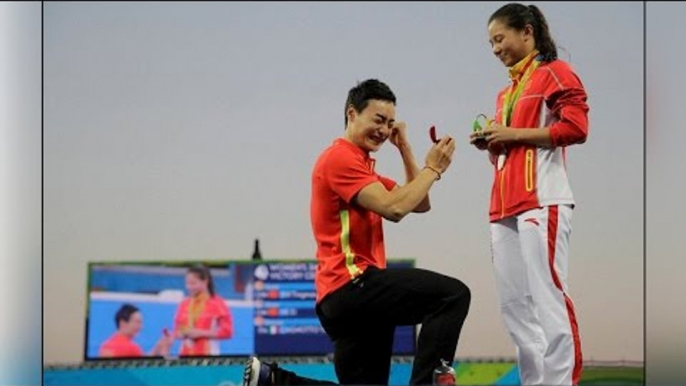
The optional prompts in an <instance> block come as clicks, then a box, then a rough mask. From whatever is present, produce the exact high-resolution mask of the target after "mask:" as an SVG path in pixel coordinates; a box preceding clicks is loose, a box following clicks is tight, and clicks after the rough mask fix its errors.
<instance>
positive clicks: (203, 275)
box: [188, 264, 214, 296]
mask: <svg viewBox="0 0 686 386" xmlns="http://www.w3.org/2000/svg"><path fill="white" fill-rule="evenodd" d="M188 273H192V274H195V275H196V276H197V277H199V278H200V280H207V290H208V291H209V292H210V296H214V280H212V274H211V273H210V269H209V268H207V266H205V265H203V264H197V265H194V266H192V267H190V268H188Z"/></svg>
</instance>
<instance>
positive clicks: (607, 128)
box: [43, 2, 683, 363]
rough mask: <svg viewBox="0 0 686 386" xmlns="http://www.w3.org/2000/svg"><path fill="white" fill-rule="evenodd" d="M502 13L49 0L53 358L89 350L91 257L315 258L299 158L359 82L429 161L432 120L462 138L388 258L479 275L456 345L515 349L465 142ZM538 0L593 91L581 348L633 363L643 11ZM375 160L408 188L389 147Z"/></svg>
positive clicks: (582, 232) (47, 220)
mask: <svg viewBox="0 0 686 386" xmlns="http://www.w3.org/2000/svg"><path fill="white" fill-rule="evenodd" d="M502 4H504V3H502V2H501V3H485V2H469V3H424V2H423V3H413V2H409V3H408V2H403V3H374V2H371V3H286V4H283V3H45V4H44V15H43V16H44V20H43V22H44V24H43V27H44V41H43V43H44V51H43V55H44V56H43V60H44V61H43V65H44V73H43V75H44V84H43V86H44V90H43V91H44V100H43V101H44V116H43V118H44V126H43V129H44V132H43V168H44V169H43V173H44V175H43V210H44V211H43V215H44V222H43V232H44V233H43V248H44V251H43V252H44V254H43V268H44V282H43V284H44V286H43V311H44V326H43V333H44V340H43V343H44V346H43V350H44V351H43V354H44V356H43V360H44V362H45V363H64V362H74V361H79V360H81V359H82V357H83V347H84V344H83V340H84V332H85V307H86V304H85V300H86V265H87V263H88V262H89V261H104V260H127V261H131V260H185V259H205V260H212V259H217V260H221V259H247V258H249V257H250V255H251V253H252V247H253V240H254V239H255V238H259V239H260V241H261V249H262V254H263V256H264V257H265V258H269V259H282V258H283V259H310V258H314V252H315V244H314V239H313V237H312V233H311V229H310V223H309V198H310V184H309V182H310V173H311V169H312V166H313V165H314V162H315V160H316V158H317V156H318V155H319V153H320V152H321V151H322V150H323V149H324V148H325V147H326V146H328V145H329V144H330V143H331V142H332V141H333V140H334V139H335V138H337V137H340V136H341V135H343V129H344V123H343V108H344V102H345V98H346V96H347V92H348V90H349V89H350V88H351V87H353V86H354V85H355V84H356V83H357V82H358V81H362V80H364V79H368V78H378V79H380V80H382V81H384V82H386V83H387V84H389V85H390V87H391V88H392V89H393V91H394V92H395V94H396V96H397V98H398V102H397V107H396V119H399V120H404V121H405V122H407V124H408V134H409V138H410V141H411V143H412V147H413V150H414V154H415V157H416V158H417V160H418V162H419V163H420V164H422V163H423V160H424V157H425V154H426V152H427V151H428V149H429V146H430V141H429V138H428V135H427V130H428V128H429V127H430V126H431V125H436V127H437V130H438V132H439V134H447V133H449V134H450V135H452V136H453V137H454V138H456V139H457V141H458V142H457V143H458V145H457V148H456V151H455V156H454V158H453V162H452V165H451V167H450V169H449V170H448V172H447V173H446V174H444V176H443V178H442V179H441V180H440V181H439V182H438V183H436V184H435V185H434V188H433V189H432V191H431V198H432V206H433V209H432V211H431V212H429V213H428V214H424V215H411V216H408V217H407V218H406V219H404V220H403V221H401V222H400V223H398V224H393V223H388V222H387V223H385V225H384V227H385V228H384V229H385V235H386V237H385V241H386V253H387V256H389V257H391V258H394V257H397V258H415V259H416V261H417V265H418V266H419V267H422V268H427V269H432V270H436V271H439V272H441V273H444V274H447V275H451V276H454V277H457V278H459V279H461V280H462V281H464V282H465V283H466V284H467V285H469V286H470V288H471V289H472V306H471V310H470V314H469V316H468V318H467V321H466V322H465V325H464V328H463V334H462V337H461V339H460V345H459V347H458V351H457V357H458V358H484V357H514V356H515V351H514V348H513V346H512V344H511V342H510V340H509V337H508V335H507V333H506V332H505V328H504V326H503V323H502V319H501V317H500V313H499V306H498V301H497V295H496V292H495V283H494V280H493V273H492V265H491V257H490V241H489V225H488V217H487V211H488V203H489V194H490V189H491V182H492V169H491V167H490V164H489V163H488V161H487V159H486V156H485V155H484V154H483V153H480V152H479V151H477V150H476V149H474V148H473V147H471V146H470V145H469V141H468V135H469V131H470V128H471V121H472V120H473V119H474V117H476V115H477V114H479V113H486V114H489V115H492V114H493V111H494V108H495V96H496V93H497V92H498V90H499V89H500V88H502V87H503V86H505V85H506V84H507V72H506V68H504V67H503V66H502V64H501V63H500V62H499V61H498V60H497V59H496V58H495V57H494V56H493V54H492V53H491V51H490V46H489V44H488V35H487V29H486V23H487V20H488V17H489V16H490V15H491V14H492V13H493V12H494V11H495V10H496V9H497V8H498V7H499V6H500V5H502ZM533 4H536V5H538V6H539V7H540V8H541V10H542V11H543V13H544V14H545V15H546V17H547V19H548V23H549V25H550V28H551V32H552V35H553V38H554V39H555V40H556V42H557V44H558V46H559V47H561V48H560V49H559V53H560V58H561V59H564V60H566V61H569V62H571V64H572V66H573V68H574V69H575V71H576V72H577V74H578V75H579V77H580V78H581V80H582V82H583V84H584V85H585V87H586V90H587V92H588V94H589V100H588V103H589V106H590V113H589V120H590V129H589V130H590V131H589V137H588V140H587V142H586V143H585V144H583V145H580V146H573V147H570V148H569V149H568V159H567V161H568V172H569V175H570V183H571V186H572V190H573V192H574V196H575V199H576V203H577V207H576V209H575V211H574V218H573V223H572V224H573V225H572V228H573V233H572V238H571V256H570V266H569V279H568V284H569V289H570V291H569V293H570V294H571V297H572V298H573V299H574V303H575V305H576V309H577V317H578V321H579V327H580V333H581V338H582V346H583V350H584V359H585V360H588V361H594V360H595V361H616V360H620V361H621V360H626V361H642V360H643V359H644V334H643V332H644V313H643V312H644V301H643V300H644V285H643V284H644V259H643V257H644V242H643V241H644V238H643V237H644V208H643V203H644V179H643V166H644V158H643V151H644V119H645V117H644V115H643V111H644V85H643V75H644V55H643V54H644V52H643V46H644V31H643V28H642V26H643V22H644V9H643V4H641V3H621V2H600V3H567V2H562V3H548V2H534V3H533ZM665 7H666V6H665ZM658 8H659V7H658ZM660 10H661V11H663V12H665V13H666V14H669V13H670V12H669V11H668V10H666V9H664V8H661V9H660ZM675 72H676V71H675ZM667 83H669V81H667ZM666 141H667V142H668V143H667V145H670V146H675V145H674V144H675V142H669V140H666ZM374 157H375V158H376V159H377V171H378V172H380V173H381V174H384V175H387V176H389V177H391V178H394V179H396V180H398V181H400V182H402V180H403V178H404V177H403V176H404V172H403V166H402V162H401V159H400V157H399V154H398V153H397V150H396V149H395V148H394V147H393V146H392V145H390V144H386V145H385V146H384V147H383V148H382V149H381V150H380V151H379V152H378V153H376V154H375V155H374ZM656 177H659V173H656ZM682 181H683V179H682ZM682 183H683V182H682ZM618 326H619V328H618Z"/></svg>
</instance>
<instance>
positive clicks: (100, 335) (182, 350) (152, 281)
mask: <svg viewBox="0 0 686 386" xmlns="http://www.w3.org/2000/svg"><path fill="white" fill-rule="evenodd" d="M413 266H414V261H413V260H410V259H404V260H389V262H388V268H389V269H394V268H408V267H413ZM316 269H317V263H316V262H315V261H313V260H310V261H288V260H284V261H222V262H217V261H212V262H207V261H184V262H93V263H89V265H88V273H89V275H88V278H89V283H88V302H87V323H86V340H85V342H86V347H85V355H84V357H85V359H86V360H92V359H103V358H126V359H135V358H146V357H151V356H154V357H158V356H168V357H191V356H203V357H213V356H246V355H269V356H294V355H330V354H332V353H333V346H332V344H331V341H330V340H329V338H328V336H327V335H326V333H325V332H324V330H323V329H322V327H321V324H320V323H319V319H318V318H317V315H316V313H315V298H316V292H315V286H314V275H315V272H316ZM210 287H211V289H212V290H211V291H210ZM210 292H211V293H212V295H210V294H209V293H210ZM414 347H415V327H414V326H401V327H397V328H396V331H395V341H394V347H393V352H394V354H395V355H409V354H412V353H413V352H414Z"/></svg>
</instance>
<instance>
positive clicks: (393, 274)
mask: <svg viewBox="0 0 686 386" xmlns="http://www.w3.org/2000/svg"><path fill="white" fill-rule="evenodd" d="M470 299H471V294H470V291H469V288H468V287H467V286H466V285H465V284H464V283H462V282H461V281H460V280H457V279H455V278H452V277H448V276H445V275H441V274H439V273H436V272H431V271H427V270H424V269H417V268H407V269H402V268H393V269H378V268H376V267H368V268H367V269H366V270H365V272H364V273H363V274H362V275H361V276H359V277H358V278H357V279H355V280H354V281H351V282H349V283H347V284H346V285H344V286H343V287H341V288H339V289H338V290H336V291H334V292H333V293H331V294H329V295H328V296H326V297H325V298H324V299H322V300H321V302H320V303H319V304H318V305H317V315H318V316H319V320H320V321H321V323H322V326H323V328H324V330H325V331H326V332H327V334H328V335H329V337H330V338H331V340H332V341H333V344H334V350H335V351H334V364H335V368H336V375H337V376H338V380H339V382H340V383H341V384H348V385H371V384H373V385H386V384H388V380H389V375H390V368H391V356H392V349H393V335H394V332H395V326H401V325H416V324H420V323H421V324H422V328H421V331H420V333H419V337H418V342H417V352H416V354H415V358H414V364H413V367H412V377H411V379H410V384H412V385H429V384H431V383H432V374H433V370H434V369H435V368H436V367H437V366H439V365H440V360H441V359H444V360H446V361H448V362H449V363H452V360H453V358H454V357H455V350H456V348H457V341H458V338H459V336H460V331H461V330H462V324H463V323H464V320H465V318H466V317H467V312H468V310H469V303H470Z"/></svg>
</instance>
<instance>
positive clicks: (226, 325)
mask: <svg viewBox="0 0 686 386" xmlns="http://www.w3.org/2000/svg"><path fill="white" fill-rule="evenodd" d="M186 290H187V291H188V295H189V296H188V297H187V298H185V299H184V300H183V301H182V302H181V304H180V305H179V308H178V310H177V311H176V316H175V318H174V327H175V328H174V330H175V336H176V338H177V339H182V344H181V351H180V353H179V354H180V355H182V356H208V355H218V354H220V353H219V344H218V342H217V339H228V338H231V336H232V335H233V322H232V318H231V312H230V311H229V308H228V307H227V305H226V302H225V301H224V299H223V298H222V297H221V296H219V295H217V294H216V293H215V291H214V282H213V280H212V275H211V274H210V270H209V269H208V268H207V267H206V266H204V265H196V266H193V267H190V268H189V269H188V272H187V273H186Z"/></svg>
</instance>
